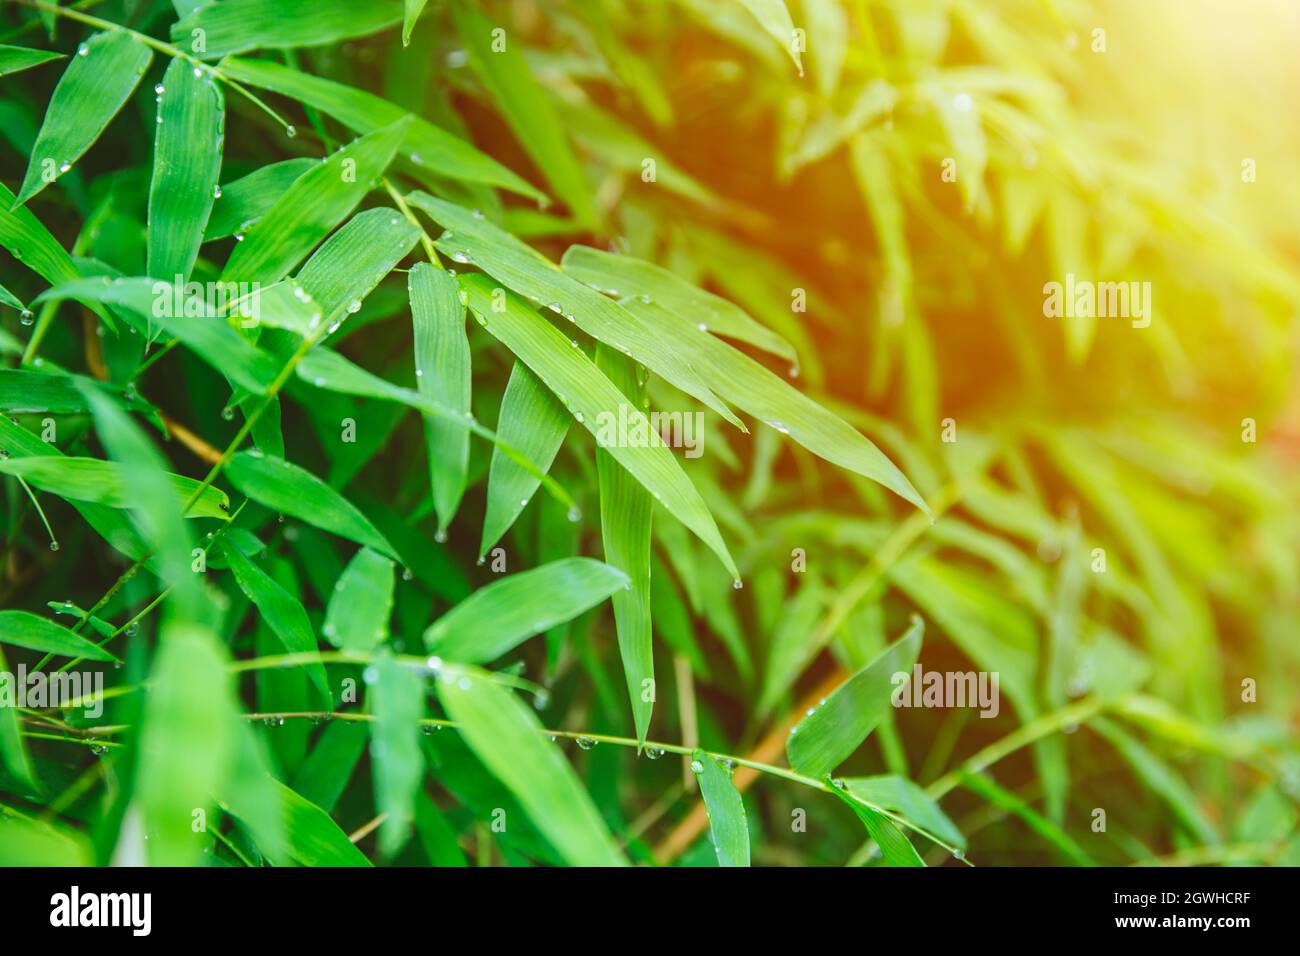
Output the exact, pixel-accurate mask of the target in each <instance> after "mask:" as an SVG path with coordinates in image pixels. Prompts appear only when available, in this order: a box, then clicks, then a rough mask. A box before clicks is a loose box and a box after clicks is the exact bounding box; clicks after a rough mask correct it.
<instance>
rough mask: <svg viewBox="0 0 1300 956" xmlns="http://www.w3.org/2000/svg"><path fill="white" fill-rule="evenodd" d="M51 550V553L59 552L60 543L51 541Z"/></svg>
mask: <svg viewBox="0 0 1300 956" xmlns="http://www.w3.org/2000/svg"><path fill="white" fill-rule="evenodd" d="M50 550H51V551H58V550H59V542H57V541H51V542H50Z"/></svg>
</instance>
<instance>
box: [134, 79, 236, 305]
mask: <svg viewBox="0 0 1300 956" xmlns="http://www.w3.org/2000/svg"><path fill="white" fill-rule="evenodd" d="M157 89H161V90H162V92H161V93H159V94H158V123H157V124H156V127H157V132H156V134H155V136H154V155H153V180H152V182H151V183H150V185H149V264H148V267H147V269H146V271H147V272H148V273H149V275H151V276H155V277H157V278H160V279H166V280H168V281H171V280H173V279H175V277H177V276H180V277H181V281H184V280H186V279H188V278H189V276H190V270H191V269H193V268H194V260H195V259H196V258H198V254H199V245H200V244H201V243H202V241H203V230H204V227H205V226H206V225H207V222H208V217H209V215H211V213H212V204H213V202H214V201H215V198H216V197H215V193H216V189H217V182H218V180H219V178H220V175H221V151H222V147H223V145H224V141H225V135H226V133H225V125H226V120H225V103H224V101H223V99H222V96H221V89H220V88H219V87H218V86H217V83H216V80H215V79H213V76H212V73H211V71H210V70H203V69H200V68H198V67H194V66H191V64H190V63H188V62H186V61H185V60H180V59H176V60H172V62H171V65H170V66H168V67H167V72H166V73H164V74H163V81H162V84H161V86H160V87H158V88H157Z"/></svg>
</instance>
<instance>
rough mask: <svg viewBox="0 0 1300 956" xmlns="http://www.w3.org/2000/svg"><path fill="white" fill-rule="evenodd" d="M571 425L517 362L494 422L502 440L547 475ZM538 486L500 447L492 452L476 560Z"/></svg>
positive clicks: (554, 400)
mask: <svg viewBox="0 0 1300 956" xmlns="http://www.w3.org/2000/svg"><path fill="white" fill-rule="evenodd" d="M572 420H573V418H572V416H571V415H570V414H569V412H568V410H567V409H565V407H564V405H562V404H561V403H560V400H559V399H557V398H556V397H555V396H554V395H553V394H552V393H551V390H550V389H548V388H547V387H546V386H545V385H543V384H542V381H541V379H539V378H538V377H537V376H536V375H534V374H533V372H532V371H530V370H529V368H528V366H527V365H525V364H524V363H523V362H518V361H517V362H515V364H514V367H513V368H512V369H511V370H510V379H509V381H507V382H506V389H505V393H504V394H503V395H502V397H501V412H500V417H499V419H498V421H497V434H498V435H499V436H500V438H501V440H502V441H503V442H506V443H507V444H509V445H512V446H514V447H515V448H518V449H519V451H520V452H521V453H522V454H523V455H525V456H527V458H528V459H529V460H530V461H535V462H537V464H538V465H539V466H540V467H541V468H542V469H543V470H548V469H549V468H550V467H551V463H552V462H553V461H555V456H556V454H557V453H558V452H559V450H560V446H561V445H562V444H564V436H565V435H567V434H568V433H569V422H571V421H572ZM540 484H541V480H540V479H539V478H538V477H537V476H536V475H534V474H532V473H530V472H529V471H528V469H526V468H523V467H521V466H520V465H519V464H518V463H516V462H515V461H514V460H513V459H512V458H511V457H510V456H509V455H507V454H505V452H503V451H502V450H501V449H500V448H499V447H494V448H493V449H492V462H491V464H490V465H489V466H488V486H487V513H486V514H485V515H484V517H483V538H482V543H481V544H480V545H479V555H480V556H481V555H484V554H487V552H488V549H490V548H491V547H492V546H493V545H494V544H496V543H497V542H498V541H499V540H501V536H502V535H504V534H505V533H506V532H507V531H509V530H510V526H511V525H513V524H514V523H515V519H516V518H518V517H519V514H520V512H522V511H523V510H524V507H525V505H526V504H527V502H528V501H530V500H531V499H532V497H533V493H534V492H536V491H537V487H538V485H540Z"/></svg>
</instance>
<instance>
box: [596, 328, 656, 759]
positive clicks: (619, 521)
mask: <svg viewBox="0 0 1300 956" xmlns="http://www.w3.org/2000/svg"><path fill="white" fill-rule="evenodd" d="M596 367H597V368H599V369H600V370H601V371H602V372H604V373H605V374H606V375H607V376H608V377H609V380H610V381H611V382H612V383H613V384H614V387H615V388H617V389H619V391H621V392H622V393H623V394H624V395H625V396H626V397H627V400H628V401H629V402H631V403H632V404H633V406H634V407H639V408H644V407H645V405H646V397H645V386H644V384H640V385H638V383H637V378H636V371H635V370H634V369H633V367H632V362H631V360H630V359H627V358H625V357H624V356H622V355H619V354H618V353H617V352H612V351H611V350H610V349H608V348H606V347H605V346H603V345H602V346H599V347H598V348H597V350H596ZM596 475H597V481H598V484H599V487H600V535H601V540H602V542H603V543H604V546H605V560H606V562H608V563H609V564H610V565H612V566H613V567H616V568H618V569H619V570H620V571H622V572H623V573H624V574H626V575H627V577H628V582H629V584H630V587H629V588H624V589H622V590H619V591H615V592H614V594H613V604H614V623H615V626H616V627H617V630H618V651H619V656H620V657H621V658H622V661H623V676H624V678H625V679H626V681H627V694H628V700H629V701H630V702H631V704H632V717H633V721H634V722H635V724H636V739H637V743H638V745H641V746H644V744H645V738H646V734H647V733H648V732H649V729H650V715H651V712H652V711H653V710H654V700H655V690H656V688H655V680H654V676H655V671H654V648H653V646H652V644H651V641H650V522H651V518H652V517H653V515H654V500H653V499H652V498H651V497H650V493H649V492H647V491H646V490H645V489H644V488H642V487H641V485H640V484H638V483H637V481H636V479H635V478H633V477H632V475H631V474H630V473H629V472H628V471H627V470H626V469H625V468H623V466H622V465H620V464H618V462H617V461H616V460H615V459H614V457H613V456H612V455H610V453H609V452H607V451H605V450H604V449H597V451H596Z"/></svg>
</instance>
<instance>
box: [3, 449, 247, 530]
mask: <svg viewBox="0 0 1300 956" xmlns="http://www.w3.org/2000/svg"><path fill="white" fill-rule="evenodd" d="M0 474H6V475H17V476H18V477H20V478H22V479H23V480H24V481H26V482H27V483H28V484H29V485H32V486H34V487H36V488H40V489H41V490H43V491H48V492H49V493H50V494H53V495H58V496H59V497H60V498H67V499H68V500H70V501H90V502H94V503H96V504H101V505H107V506H109V507H110V508H131V507H134V506H135V504H134V501H133V495H132V493H131V489H130V487H129V482H130V477H131V475H130V471H129V469H126V468H124V467H123V466H122V465H120V464H119V463H117V462H114V461H103V460H101V459H99V458H72V457H58V458H55V457H52V456H45V457H39V458H35V457H34V458H8V459H0ZM167 481H168V484H170V485H171V488H172V492H173V494H174V495H175V496H176V500H177V501H178V502H181V503H183V502H185V501H187V500H188V499H189V498H190V496H191V495H193V494H194V493H196V492H197V491H198V490H199V487H200V483H199V482H197V481H195V480H194V479H193V478H186V477H184V476H182V475H168V476H167ZM229 512H230V498H229V497H228V496H227V495H226V493H225V492H224V491H221V490H220V489H218V488H213V487H211V486H209V487H207V488H204V489H203V493H202V494H201V495H199V497H198V499H197V500H196V501H195V502H194V505H193V506H192V507H191V508H190V510H189V513H188V514H186V517H187V518H220V519H222V520H223V521H226V520H229V519H230V514H229Z"/></svg>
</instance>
